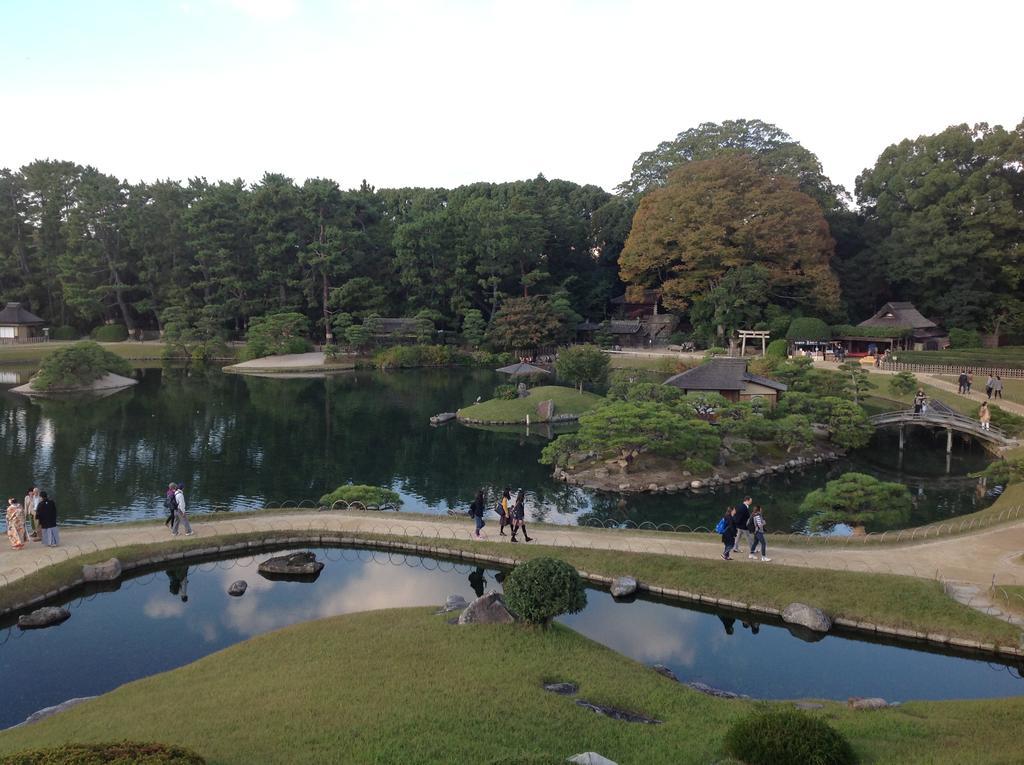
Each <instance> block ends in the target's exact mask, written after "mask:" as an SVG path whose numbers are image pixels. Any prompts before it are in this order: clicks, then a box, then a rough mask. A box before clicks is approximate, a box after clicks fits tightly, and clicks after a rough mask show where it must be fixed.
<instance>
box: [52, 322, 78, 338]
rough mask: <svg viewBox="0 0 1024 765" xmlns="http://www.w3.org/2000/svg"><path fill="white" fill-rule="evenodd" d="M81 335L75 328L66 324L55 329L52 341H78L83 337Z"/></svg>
mask: <svg viewBox="0 0 1024 765" xmlns="http://www.w3.org/2000/svg"><path fill="white" fill-rule="evenodd" d="M81 334H82V333H81V332H79V331H78V330H77V329H75V328H74V327H69V326H68V325H67V324H65V325H64V326H62V327H54V328H53V330H52V331H51V332H50V339H51V340H77V339H78V338H79V337H80V336H81Z"/></svg>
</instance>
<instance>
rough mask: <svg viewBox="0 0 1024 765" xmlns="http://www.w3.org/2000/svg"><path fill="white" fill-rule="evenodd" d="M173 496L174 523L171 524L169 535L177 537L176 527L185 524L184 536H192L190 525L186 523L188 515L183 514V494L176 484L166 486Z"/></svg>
mask: <svg viewBox="0 0 1024 765" xmlns="http://www.w3.org/2000/svg"><path fill="white" fill-rule="evenodd" d="M167 488H168V489H170V490H171V492H173V494H174V522H173V523H172V524H171V535H172V536H178V526H179V525H181V524H185V536H187V537H190V536H192V524H190V523H189V522H188V513H187V512H185V492H183V491H182V490H181V488H180V487H179V486H178V484H176V483H171V484H169V485H168V486H167Z"/></svg>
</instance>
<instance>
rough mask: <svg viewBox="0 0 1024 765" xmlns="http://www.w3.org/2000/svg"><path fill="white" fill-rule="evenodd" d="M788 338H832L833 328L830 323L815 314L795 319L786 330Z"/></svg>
mask: <svg viewBox="0 0 1024 765" xmlns="http://www.w3.org/2000/svg"><path fill="white" fill-rule="evenodd" d="M786 339H787V340H831V339H832V330H831V329H829V326H828V324H826V323H825V322H823V321H822V320H821V319H815V318H814V317H813V316H801V317H799V318H796V319H793V321H791V322H790V324H789V329H788V330H786Z"/></svg>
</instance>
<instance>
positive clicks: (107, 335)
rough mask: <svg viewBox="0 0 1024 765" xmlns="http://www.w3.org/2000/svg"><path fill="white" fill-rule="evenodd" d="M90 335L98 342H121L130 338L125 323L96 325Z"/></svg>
mask: <svg viewBox="0 0 1024 765" xmlns="http://www.w3.org/2000/svg"><path fill="white" fill-rule="evenodd" d="M89 336H90V337H91V338H92V339H93V340H95V341H96V342H97V343H120V342H124V341H125V340H127V339H128V330H127V329H126V328H125V326H124V324H104V325H103V326H102V327H96V329H94V330H93V331H92V332H91V333H90V335H89Z"/></svg>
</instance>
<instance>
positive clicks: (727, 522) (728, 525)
mask: <svg viewBox="0 0 1024 765" xmlns="http://www.w3.org/2000/svg"><path fill="white" fill-rule="evenodd" d="M715 531H718V533H720V534H721V535H722V543H723V544H724V545H725V550H724V552H722V560H732V557H731V556H730V553H731V552H732V546H733V545H734V544H735V543H736V508H734V507H727V508H726V509H725V515H723V516H722V520H720V521H719V522H718V525H717V526H715Z"/></svg>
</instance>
